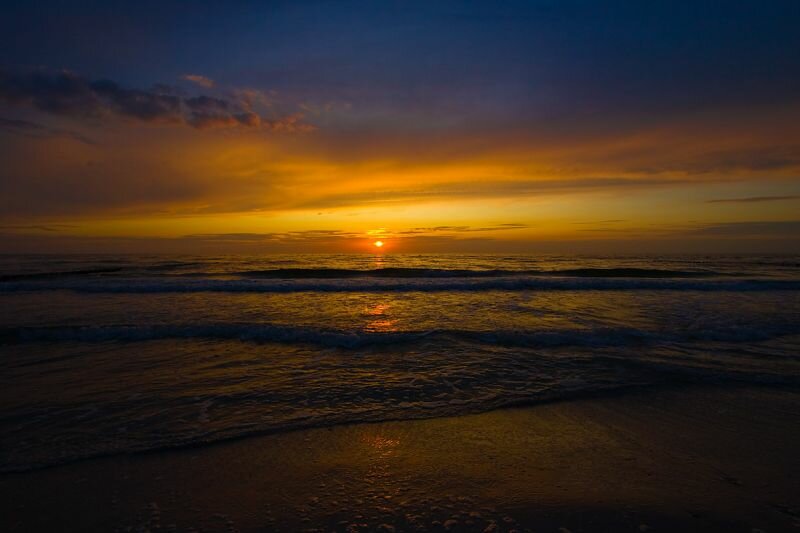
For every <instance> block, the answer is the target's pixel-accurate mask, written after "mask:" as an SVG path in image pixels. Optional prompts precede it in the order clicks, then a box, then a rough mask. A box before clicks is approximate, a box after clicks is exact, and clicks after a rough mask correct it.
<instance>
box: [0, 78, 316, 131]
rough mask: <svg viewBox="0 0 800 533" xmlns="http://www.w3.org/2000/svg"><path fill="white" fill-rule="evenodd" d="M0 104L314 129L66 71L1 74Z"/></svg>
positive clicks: (240, 107) (202, 98)
mask: <svg viewBox="0 0 800 533" xmlns="http://www.w3.org/2000/svg"><path fill="white" fill-rule="evenodd" d="M0 101H5V102H6V103H8V104H11V105H16V106H26V107H33V108H35V109H38V110H39V111H43V112H45V113H50V114H53V115H59V116H68V117H77V118H92V119H103V118H108V117H120V118H126V119H132V120H137V121H141V122H149V123H167V124H186V125H189V126H192V127H194V128H199V129H202V128H215V127H245V128H263V129H269V130H274V131H308V130H310V129H313V127H311V126H310V125H308V124H305V123H303V122H302V118H303V117H302V115H299V114H292V115H288V116H284V117H279V118H277V119H269V118H266V117H261V116H259V115H258V114H257V113H256V112H254V111H253V110H252V108H251V107H250V105H249V103H248V102H245V101H239V100H235V99H227V98H218V97H214V96H207V95H199V96H186V95H184V94H181V93H180V91H176V90H173V89H172V88H170V87H168V86H163V85H157V86H155V87H153V88H152V89H150V90H140V89H131V88H126V87H123V86H121V85H120V84H118V83H116V82H114V81H111V80H95V81H92V80H88V79H86V78H83V77H81V76H79V75H77V74H74V73H72V72H69V71H58V72H52V71H46V70H34V71H30V72H24V73H11V72H5V71H0Z"/></svg>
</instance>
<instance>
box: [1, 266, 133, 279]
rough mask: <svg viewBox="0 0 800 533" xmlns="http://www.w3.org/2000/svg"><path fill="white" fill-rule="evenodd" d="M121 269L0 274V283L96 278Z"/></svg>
mask: <svg viewBox="0 0 800 533" xmlns="http://www.w3.org/2000/svg"><path fill="white" fill-rule="evenodd" d="M123 270H124V268H123V267H106V268H83V269H78V270H61V271H56V272H30V273H25V274H0V282H9V281H23V280H38V279H59V278H73V277H81V276H96V275H98V274H116V273H119V272H122V271H123Z"/></svg>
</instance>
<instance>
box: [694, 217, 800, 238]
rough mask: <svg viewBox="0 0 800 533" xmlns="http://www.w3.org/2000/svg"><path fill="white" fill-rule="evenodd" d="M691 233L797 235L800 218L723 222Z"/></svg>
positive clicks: (751, 235) (763, 235)
mask: <svg viewBox="0 0 800 533" xmlns="http://www.w3.org/2000/svg"><path fill="white" fill-rule="evenodd" d="M688 233H689V234H691V235H700V236H715V237H717V236H718V237H725V236H727V237H795V238H796V237H797V236H798V235H800V220H782V221H753V222H721V223H718V224H710V225H707V226H702V227H700V228H697V229H694V230H692V231H689V232H688Z"/></svg>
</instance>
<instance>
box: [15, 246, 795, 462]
mask: <svg viewBox="0 0 800 533" xmlns="http://www.w3.org/2000/svg"><path fill="white" fill-rule="evenodd" d="M0 372H1V373H2V374H1V375H2V376H3V383H2V389H0V469H1V470H4V471H9V470H24V469H28V468H33V467H38V466H44V465H50V464H57V463H60V462H64V461H69V460H74V459H78V458H83V457H90V456H95V455H101V454H108V453H117V452H129V451H139V450H149V449H155V448H160V447H166V446H176V445H185V444H193V443H201V442H212V441H216V440H220V439H225V438H230V437H236V436H241V435H247V434H252V433H258V432H265V431H278V430H284V429H289V428H298V427H313V426H323V425H329V424H335V423H345V422H356V421H378V420H388V419H402V418H420V417H436V416H444V415H454V414H462V413H470V412H478V411H484V410H488V409H492V408H496V407H500V406H504V405H512V404H519V403H529V402H536V401H542V400H552V399H559V398H568V397H573V396H576V395H580V394H586V393H593V392H599V391H609V390H617V389H624V388H628V387H631V386H639V387H655V386H661V385H667V384H678V383H685V382H698V381H700V382H713V383H725V382H749V383H766V384H775V385H776V386H786V387H797V386H798V385H800V257H797V256H766V257H764V256H711V257H698V256H693V257H676V256H671V257H652V256H651V257H617V258H603V257H563V256H488V255H478V256H457V255H423V256H412V255H385V256H369V255H358V256H354V255H308V256H291V257H288V256H260V257H244V256H218V257H207V256H173V257H170V256H86V255H84V256H55V255H54V256H1V257H0Z"/></svg>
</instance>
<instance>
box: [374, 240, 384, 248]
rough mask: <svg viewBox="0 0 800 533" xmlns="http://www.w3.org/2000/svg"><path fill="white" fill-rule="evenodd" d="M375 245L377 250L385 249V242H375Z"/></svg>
mask: <svg viewBox="0 0 800 533" xmlns="http://www.w3.org/2000/svg"><path fill="white" fill-rule="evenodd" d="M374 244H375V247H376V248H382V247H383V241H375V243H374Z"/></svg>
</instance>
